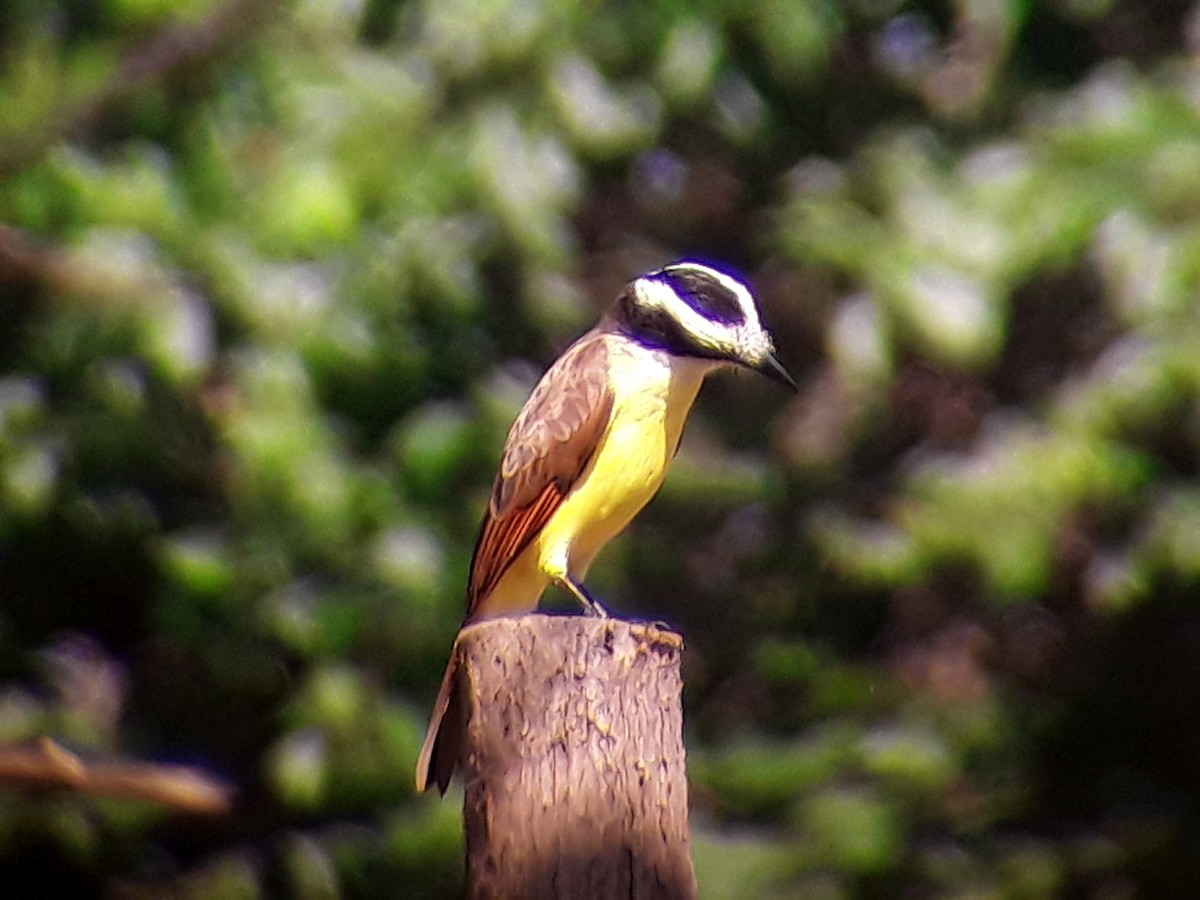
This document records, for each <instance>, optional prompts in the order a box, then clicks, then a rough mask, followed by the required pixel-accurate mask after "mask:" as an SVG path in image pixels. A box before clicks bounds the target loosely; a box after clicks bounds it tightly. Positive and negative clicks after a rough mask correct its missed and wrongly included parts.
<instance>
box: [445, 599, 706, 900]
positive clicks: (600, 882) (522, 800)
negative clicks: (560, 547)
mask: <svg viewBox="0 0 1200 900" xmlns="http://www.w3.org/2000/svg"><path fill="white" fill-rule="evenodd" d="M682 648H683V639H682V638H681V637H680V636H679V635H677V634H674V633H672V632H665V631H661V630H659V629H658V628H655V627H654V626H652V625H646V624H641V623H632V622H625V621H621V620H618V619H596V618H584V617H576V616H571V617H567V616H544V615H528V616H523V617H521V618H515V619H492V620H490V621H486V622H481V623H479V624H476V625H472V626H470V627H468V628H466V629H464V630H463V632H462V634H461V635H460V636H459V639H458V643H457V644H456V647H455V652H456V653H457V654H458V662H459V668H458V671H459V679H460V681H459V684H458V688H459V690H460V691H461V692H462V694H461V697H462V699H463V709H464V715H465V717H466V732H465V734H466V737H465V741H464V745H463V758H462V774H463V780H464V783H465V796H464V801H463V807H464V813H463V814H464V817H465V819H466V835H467V896H468V897H470V898H472V900H541V898H545V900H551V898H562V900H566V898H570V900H608V898H616V897H620V898H639V900H651V898H654V900H658V898H662V900H668V898H669V900H675V898H680V900H690V898H694V897H696V876H695V873H694V871H693V869H692V858H691V849H690V832H689V828H688V808H687V776H686V772H685V768H684V749H683V734H682V725H683V713H682V708H681V706H680V697H681V694H682V690H683V679H682V677H681V675H680V670H679V662H680V652H681V650H682Z"/></svg>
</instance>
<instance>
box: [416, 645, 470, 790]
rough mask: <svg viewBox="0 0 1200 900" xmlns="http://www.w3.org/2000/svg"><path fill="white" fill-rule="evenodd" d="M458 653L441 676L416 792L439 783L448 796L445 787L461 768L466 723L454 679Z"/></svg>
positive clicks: (419, 764) (422, 755) (451, 658)
mask: <svg viewBox="0 0 1200 900" xmlns="http://www.w3.org/2000/svg"><path fill="white" fill-rule="evenodd" d="M457 660H458V654H457V653H451V654H450V661H449V662H448V663H446V672H445V674H444V675H442V686H441V687H440V688H438V695H437V700H435V701H434V703H433V713H432V714H431V715H430V717H429V728H428V729H426V731H425V743H424V744H422V745H421V755H420V756H418V757H417V790H418V791H425V790H427V789H428V788H429V786H430V785H431V784H437V786H438V791H439V792H440V793H441V794H443V795H445V793H446V787H447V785H449V784H450V779H451V777H453V775H454V769H455V768H456V767H457V766H458V758H459V754H460V752H461V750H462V740H463V721H462V713H461V708H460V705H459V699H458V691H456V690H455V681H456V680H457V679H456V678H455V676H456V675H457V669H458V662H457Z"/></svg>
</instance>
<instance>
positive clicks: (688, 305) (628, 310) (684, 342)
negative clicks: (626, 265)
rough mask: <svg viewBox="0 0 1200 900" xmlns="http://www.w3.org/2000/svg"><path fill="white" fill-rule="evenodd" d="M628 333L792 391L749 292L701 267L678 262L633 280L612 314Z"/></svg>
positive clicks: (672, 351)
mask: <svg viewBox="0 0 1200 900" xmlns="http://www.w3.org/2000/svg"><path fill="white" fill-rule="evenodd" d="M609 315H610V316H611V318H612V319H613V320H614V321H615V323H616V326H617V327H618V328H619V329H620V330H621V332H622V333H623V334H625V335H626V336H628V337H630V338H632V339H633V340H635V341H637V342H638V343H640V344H643V345H645V346H648V347H653V348H655V349H658V350H663V351H665V352H667V353H670V354H672V355H674V356H681V357H694V358H699V359H707V360H712V361H714V362H726V363H731V364H734V365H738V366H743V367H745V368H747V369H753V370H754V371H756V372H761V373H762V374H764V375H766V376H767V377H768V378H771V379H772V380H774V381H777V382H779V383H780V384H782V385H785V386H786V387H790V388H791V389H792V390H797V387H796V382H795V381H794V380H793V379H792V376H791V375H789V374H788V373H787V370H786V369H785V368H784V367H783V365H782V364H781V363H780V362H779V360H778V359H777V358H776V356H775V342H774V341H773V340H772V339H771V333H770V332H769V331H767V329H766V328H765V327H764V326H763V324H762V319H761V316H760V315H759V311H758V305H757V304H756V303H755V302H754V296H753V295H752V294H751V293H750V291H749V289H748V288H747V287H746V286H745V285H744V284H742V283H741V282H740V281H738V280H737V279H736V278H733V277H732V276H730V275H727V274H725V273H724V272H720V271H718V270H716V269H714V268H711V267H710V266H706V265H703V264H701V263H698V262H690V261H685V262H677V263H672V264H671V265H669V266H664V267H663V268H661V269H658V270H657V271H654V272H650V273H648V274H646V275H642V276H641V277H639V278H635V279H634V280H633V281H631V282H630V283H629V284H628V285H627V286H626V288H625V290H624V291H623V292H622V294H621V296H620V297H618V298H617V302H616V304H615V305H614V307H613V309H612V311H611V312H610V314H609Z"/></svg>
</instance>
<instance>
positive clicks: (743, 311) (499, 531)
mask: <svg viewBox="0 0 1200 900" xmlns="http://www.w3.org/2000/svg"><path fill="white" fill-rule="evenodd" d="M774 351H775V347H774V344H773V342H772V340H771V335H770V333H769V332H768V331H767V330H766V328H764V327H763V325H762V322H761V321H760V318H759V312H758V308H757V306H756V305H755V302H754V298H753V297H752V296H751V294H750V291H749V290H747V288H746V286H745V285H743V284H742V283H741V282H739V281H737V280H736V279H734V278H732V277H730V276H729V275H726V274H725V273H723V272H718V271H717V270H716V269H712V268H709V267H708V266H705V265H701V264H700V263H696V262H678V263H674V264H673V265H669V266H666V267H665V268H662V269H659V270H658V271H656V272H651V273H649V274H648V275H643V276H641V277H640V278H637V279H635V280H634V281H632V282H630V283H629V284H628V285H626V287H625V290H624V291H623V292H622V293H621V295H620V296H619V297H618V298H617V300H616V302H615V303H614V304H613V305H612V307H611V308H609V310H608V311H607V312H606V313H605V314H604V316H603V317H602V318H601V319H600V322H599V324H598V325H596V327H595V328H593V329H592V330H591V331H589V332H587V334H585V335H583V336H582V337H580V338H579V339H578V340H577V341H575V343H573V344H572V345H571V346H570V347H568V348H567V349H566V351H565V352H564V353H563V354H562V356H560V357H559V358H558V359H557V360H556V361H555V362H554V364H553V365H552V366H550V368H549V369H548V370H547V372H546V374H545V375H543V376H542V380H541V381H540V382H539V383H538V385H537V387H536V388H534V390H533V393H532V394H531V395H530V397H529V399H528V400H527V401H526V402H525V406H524V408H523V409H522V410H521V412H520V414H519V415H518V416H517V420H516V422H514V423H513V426H512V429H511V430H510V431H509V433H508V440H507V441H506V442H505V444H504V454H503V456H502V458H501V460H500V471H499V472H498V473H497V475H496V481H495V483H494V484H493V486H492V496H491V500H490V502H489V503H488V508H487V511H486V513H485V514H484V517H483V525H482V527H481V528H480V531H479V538H478V541H477V542H476V544H475V555H474V558H473V559H472V561H471V573H470V577H469V580H468V586H467V613H466V617H465V619H464V620H463V626H464V627H465V626H466V625H468V624H470V623H472V622H478V621H479V620H481V619H487V618H491V617H493V616H505V615H516V614H519V613H525V612H530V611H532V610H534V609H536V608H537V605H538V601H539V599H540V598H541V596H542V592H543V591H545V590H546V588H547V587H548V586H549V585H550V584H555V585H558V587H560V588H562V589H563V590H565V591H566V592H567V593H569V594H571V595H573V596H574V597H575V598H576V599H577V600H578V601H579V602H580V604H582V606H583V607H584V609H585V610H587V611H588V612H590V613H592V614H594V615H599V616H605V615H607V613H606V612H605V611H604V608H603V607H602V606H601V605H600V604H599V603H597V602H596V601H595V600H594V599H593V598H592V597H591V596H590V595H589V594H588V592H587V590H586V589H585V588H584V586H583V578H584V576H585V575H586V574H587V570H588V566H590V565H591V563H592V560H593V559H594V558H595V556H596V554H597V553H598V552H599V551H600V549H601V548H602V547H603V546H604V545H605V544H607V543H608V542H609V541H610V540H612V539H613V538H614V537H616V535H618V534H620V532H621V531H623V530H624V528H625V526H626V525H628V524H629V522H630V520H631V519H633V517H634V516H635V515H637V513H638V512H639V511H640V510H641V509H642V507H643V506H645V505H646V503H648V502H649V500H650V498H651V497H653V496H654V494H655V493H656V492H657V491H658V489H659V487H660V486H661V485H662V483H663V478H664V477H666V474H667V468H668V467H669V466H670V464H671V460H672V459H673V458H674V456H675V453H676V451H677V450H678V449H679V439H680V437H681V436H682V433H683V424H684V421H685V420H686V419H687V415H688V411H689V410H690V409H691V408H692V401H693V400H695V399H696V392H697V391H698V390H699V389H700V382H701V381H703V380H704V376H705V375H707V374H708V373H709V372H711V371H713V370H714V369H718V368H720V367H722V366H728V365H736V366H744V367H746V368H749V369H754V370H755V371H757V372H762V373H763V374H764V375H767V376H768V377H770V378H773V379H774V380H775V381H778V382H780V383H781V384H784V385H786V386H788V387H790V388H792V389H793V390H795V389H796V383H795V382H794V381H793V380H792V377H791V376H790V375H788V373H787V370H785V369H784V368H783V366H782V365H781V364H780V363H779V360H778V359H776V358H775V352H774ZM454 668H455V662H454V657H453V656H452V657H451V660H450V663H449V665H447V667H446V673H445V675H444V676H443V677H442V686H441V690H440V691H439V692H438V697H437V701H436V702H435V704H434V707H433V714H432V717H431V719H430V722H429V730H428V731H427V732H426V735H425V744H424V746H423V747H422V748H421V755H420V757H419V759H418V761H417V790H420V791H423V790H425V789H426V788H427V787H428V786H429V785H430V783H433V782H436V783H437V786H438V788H439V789H440V790H441V792H442V793H445V792H446V786H447V785H448V784H449V783H450V777H451V776H452V775H453V773H454V769H455V767H456V766H457V764H458V758H459V751H460V746H461V739H462V735H461V733H460V732H461V729H462V722H461V719H460V715H459V713H458V710H457V708H456V707H457V699H456V696H455V691H454V681H455V672H454Z"/></svg>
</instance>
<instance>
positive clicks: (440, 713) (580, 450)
mask: <svg viewBox="0 0 1200 900" xmlns="http://www.w3.org/2000/svg"><path fill="white" fill-rule="evenodd" d="M606 352H607V351H606V348H605V340H604V332H603V331H600V330H594V331H590V332H588V333H587V334H585V335H584V336H583V337H581V338H580V339H579V340H577V341H576V342H575V343H574V344H572V345H571V346H570V347H568V348H567V350H566V352H564V353H563V355H562V356H561V357H559V359H558V361H557V362H555V363H554V365H553V366H551V367H550V368H549V370H547V372H546V374H545V375H543V376H542V380H541V381H540V382H539V383H538V386H537V387H536V388H535V389H534V391H533V394H532V395H530V397H529V399H528V400H527V401H525V406H524V407H523V408H522V409H521V413H520V415H518V416H517V420H516V422H514V423H513V426H512V428H511V429H510V430H509V433H508V440H507V441H506V442H505V445H504V456H503V458H502V459H501V461H500V471H499V472H498V473H497V474H496V481H495V483H494V484H493V485H492V497H491V500H490V501H489V503H488V508H487V512H485V513H484V517H483V524H482V525H481V527H480V529H479V539H478V540H477V541H476V543H475V555H474V557H473V558H472V560H471V575H470V578H469V581H468V586H467V612H466V616H465V617H464V619H463V624H464V625H467V624H469V623H470V622H472V621H475V620H476V619H478V618H482V617H483V616H482V614H483V613H484V612H485V603H486V601H487V597H488V595H489V594H490V593H491V592H492V591H493V590H495V588H496V585H497V584H499V583H500V579H501V578H503V577H504V573H505V572H506V571H508V567H509V566H511V565H512V564H513V561H514V560H516V558H517V557H518V556H520V555H521V552H522V551H523V550H524V549H525V548H526V547H527V546H529V543H530V542H531V541H533V540H534V539H535V538H536V537H537V536H538V534H539V533H540V532H541V530H542V529H543V528H544V527H545V525H546V523H547V522H548V521H550V517H551V516H553V515H554V512H555V510H557V509H558V508H559V507H560V506H561V505H562V502H563V500H564V499H565V498H566V497H567V495H568V494H569V493H570V492H571V489H572V487H574V485H575V482H576V481H578V480H579V476H580V475H582V474H583V471H584V470H585V469H586V468H587V465H588V462H589V461H590V460H591V458H592V455H593V454H594V453H595V452H596V447H597V446H599V443H600V438H601V436H602V435H603V434H604V429H605V428H606V426H607V425H608V420H609V417H610V416H611V415H612V404H613V398H612V393H611V392H610V391H609V388H608V381H607V368H608V361H607V358H606ZM455 659H456V657H455V655H454V654H451V657H450V662H449V663H448V664H447V666H446V672H445V674H444V675H443V676H442V685H441V688H440V689H439V690H438V696H437V700H436V701H435V702H434V705H433V715H432V717H431V719H430V722H429V729H428V730H427V731H426V733H425V743H424V745H423V746H422V747H421V755H420V756H419V757H418V759H417V790H419V791H424V790H425V789H426V788H427V787H429V785H430V784H436V785H437V786H438V789H439V790H440V791H441V792H442V793H443V794H444V793H445V792H446V787H447V786H448V785H449V784H450V778H451V777H452V776H453V774H454V769H455V768H456V767H457V765H458V759H459V752H460V748H461V746H462V729H463V722H462V709H461V703H460V702H459V699H458V694H457V691H456V690H455V668H456V663H455Z"/></svg>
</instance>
